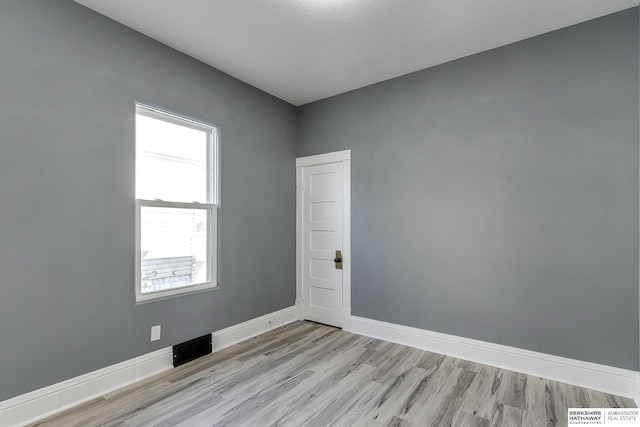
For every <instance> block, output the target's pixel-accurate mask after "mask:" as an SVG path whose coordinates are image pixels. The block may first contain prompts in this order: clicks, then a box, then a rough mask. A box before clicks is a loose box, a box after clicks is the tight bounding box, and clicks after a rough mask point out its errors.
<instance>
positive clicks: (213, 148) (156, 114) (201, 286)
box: [134, 103, 220, 304]
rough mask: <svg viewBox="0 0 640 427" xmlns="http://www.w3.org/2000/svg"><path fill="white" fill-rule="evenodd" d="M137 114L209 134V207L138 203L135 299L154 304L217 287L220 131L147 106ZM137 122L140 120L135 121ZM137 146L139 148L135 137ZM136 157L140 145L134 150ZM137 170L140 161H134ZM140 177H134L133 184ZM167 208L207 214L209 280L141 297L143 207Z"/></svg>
mask: <svg viewBox="0 0 640 427" xmlns="http://www.w3.org/2000/svg"><path fill="white" fill-rule="evenodd" d="M138 114H140V115H142V116H146V117H151V118H154V119H157V120H161V121H165V122H169V123H173V124H176V125H179V126H184V127H190V128H192V129H197V130H201V131H204V132H206V134H207V198H208V203H198V202H191V203H189V202H173V201H166V200H160V199H156V200H146V199H138V198H136V199H135V248H134V250H135V256H134V258H135V280H134V283H135V297H136V304H137V303H143V302H149V301H155V300H159V299H164V298H168V297H173V296H177V295H185V294H189V293H194V292H199V291H203V290H206V289H213V288H217V287H218V209H219V200H220V199H219V197H220V175H219V171H220V168H219V161H220V155H219V153H220V151H219V141H218V134H219V131H218V128H216V127H215V126H212V125H209V124H206V123H204V122H201V121H198V120H193V119H189V118H186V117H184V116H181V115H178V114H176V113H172V112H169V111H166V110H162V109H159V108H156V107H150V106H148V105H145V104H140V103H136V109H135V115H136V118H137V116H138ZM136 122H137V119H136ZM134 144H137V141H135V137H134ZM135 155H137V145H136V150H135ZM134 165H135V166H137V159H135V160H134ZM136 176H137V175H136V174H134V181H135V177H136ZM143 206H150V207H167V208H182V209H201V210H206V212H207V226H208V238H207V253H208V254H209V260H208V261H209V262H208V263H207V277H208V280H207V281H206V282H204V283H197V284H193V285H188V286H182V287H179V288H174V289H165V290H161V291H156V292H149V293H144V294H143V293H142V289H141V287H142V277H141V275H142V243H141V239H142V224H141V217H142V207H143Z"/></svg>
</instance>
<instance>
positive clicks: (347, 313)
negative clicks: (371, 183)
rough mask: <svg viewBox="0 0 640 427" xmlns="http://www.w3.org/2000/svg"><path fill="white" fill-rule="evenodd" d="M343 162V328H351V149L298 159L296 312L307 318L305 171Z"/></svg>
mask: <svg viewBox="0 0 640 427" xmlns="http://www.w3.org/2000/svg"><path fill="white" fill-rule="evenodd" d="M339 162H341V163H342V258H343V262H342V329H343V330H345V331H349V330H350V328H351V150H343V151H335V152H333V153H325V154H317V155H315V156H306V157H298V158H297V159H296V309H297V313H298V319H300V320H302V319H304V291H303V289H302V272H303V270H304V264H303V263H304V261H303V259H302V248H303V244H304V242H303V231H304V230H303V229H302V221H303V218H302V213H303V203H304V171H303V169H304V168H305V167H308V166H317V165H324V164H328V163H339Z"/></svg>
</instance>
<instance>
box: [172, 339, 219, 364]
mask: <svg viewBox="0 0 640 427" xmlns="http://www.w3.org/2000/svg"><path fill="white" fill-rule="evenodd" d="M209 353H211V334H207V335H203V336H201V337H200V338H194V339H192V340H189V341H185V342H183V343H181V344H176V345H174V346H173V367H174V368H175V367H176V366H180V365H184V364H185V363H187V362H191V361H192V360H196V359H197V358H198V357H202V356H204V355H206V354H209Z"/></svg>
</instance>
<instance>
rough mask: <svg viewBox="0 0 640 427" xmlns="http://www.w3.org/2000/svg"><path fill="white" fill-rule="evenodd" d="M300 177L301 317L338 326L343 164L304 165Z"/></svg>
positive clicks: (340, 324)
mask: <svg viewBox="0 0 640 427" xmlns="http://www.w3.org/2000/svg"><path fill="white" fill-rule="evenodd" d="M302 177H303V179H302V185H303V190H302V242H301V244H302V262H301V268H302V272H301V273H302V274H301V276H302V292H303V299H304V303H303V305H304V318H305V319H308V320H313V321H316V322H320V323H325V324H327V325H333V326H338V327H342V326H343V322H342V307H343V289H342V287H343V270H342V269H341V267H342V265H343V264H342V262H341V261H342V260H341V259H340V257H339V253H337V252H336V251H342V250H343V247H342V244H343V206H342V203H343V197H342V196H343V194H342V192H343V181H342V179H343V164H342V162H337V163H329V164H322V165H317V166H307V167H304V168H303V173H302Z"/></svg>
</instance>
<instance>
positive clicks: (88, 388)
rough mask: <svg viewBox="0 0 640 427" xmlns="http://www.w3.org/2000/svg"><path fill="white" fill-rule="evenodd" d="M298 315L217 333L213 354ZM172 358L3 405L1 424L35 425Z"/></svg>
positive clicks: (161, 353)
mask: <svg viewBox="0 0 640 427" xmlns="http://www.w3.org/2000/svg"><path fill="white" fill-rule="evenodd" d="M295 315H296V310H295V307H293V306H292V307H288V308H285V309H283V310H279V311H276V312H274V313H270V314H267V315H264V316H261V317H258V318H255V319H252V320H249V321H246V322H243V323H240V324H237V325H234V326H230V327H228V328H225V329H222V330H219V331H216V332H213V333H212V339H213V351H218V350H221V349H223V348H225V347H229V346H231V345H233V344H236V343H238V342H240V341H244V340H246V339H249V338H252V337H254V336H256V335H260V334H262V333H264V332H267V331H269V330H270V329H273V328H277V327H279V326H282V325H285V324H287V323H291V322H294V321H295V320H296V316H295ZM172 356H173V349H172V347H166V348H163V349H160V350H156V351H154V352H152V353H148V354H145V355H142V356H139V357H136V358H133V359H130V360H126V361H124V362H121V363H117V364H115V365H111V366H107V367H106V368H102V369H99V370H97V371H93V372H89V373H88V374H84V375H80V376H79V377H75V378H71V379H69V380H66V381H62V382H60V383H57V384H53V385H50V386H48V387H44V388H41V389H39V390H35V391H32V392H30V393H26V394H23V395H21V396H17V397H14V398H12V399H9V400H5V401H3V402H0V425H2V426H23V425H26V424H31V423H34V422H36V421H38V420H41V419H43V418H47V417H49V416H51V415H54V414H56V413H58V412H61V411H64V410H66V409H69V408H71V407H74V406H77V405H79V404H81V403H84V402H87V401H89V400H91V399H95V398H96V397H99V396H102V395H104V394H107V393H110V392H112V391H114V390H118V389H120V388H122V387H126V386H128V385H130V384H133V383H135V382H138V381H141V380H143V379H145V378H148V377H151V376H153V375H156V374H159V373H161V372H164V371H167V370H169V369H171V368H172V367H173V357H172Z"/></svg>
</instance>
